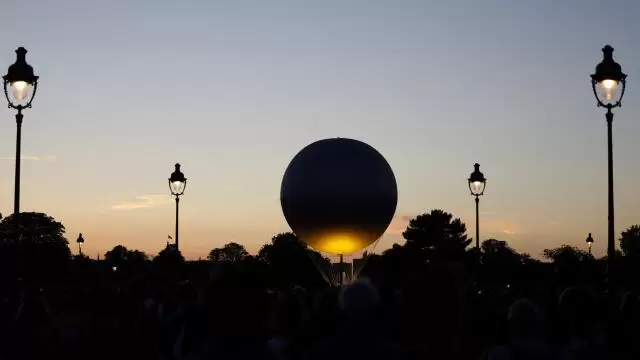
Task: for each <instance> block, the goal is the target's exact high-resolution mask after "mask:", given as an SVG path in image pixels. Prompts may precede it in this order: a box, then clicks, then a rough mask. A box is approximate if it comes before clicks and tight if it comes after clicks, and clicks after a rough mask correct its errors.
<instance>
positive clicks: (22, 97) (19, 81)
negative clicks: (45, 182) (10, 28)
mask: <svg viewBox="0 0 640 360" xmlns="http://www.w3.org/2000/svg"><path fill="white" fill-rule="evenodd" d="M26 56H27V50H26V49H25V48H23V47H19V48H18V49H17V50H16V62H15V63H13V65H11V66H9V69H8V70H7V75H4V76H3V77H2V79H3V81H4V95H5V97H6V98H7V102H8V103H9V108H12V109H16V110H17V113H16V124H17V131H16V170H15V184H14V186H15V191H14V198H13V213H14V214H18V213H20V155H21V149H20V148H21V141H22V110H24V109H28V108H30V107H31V103H32V102H33V98H34V97H35V96H36V90H37V89H38V76H36V75H34V74H33V68H32V67H31V65H29V64H27V60H26Z"/></svg>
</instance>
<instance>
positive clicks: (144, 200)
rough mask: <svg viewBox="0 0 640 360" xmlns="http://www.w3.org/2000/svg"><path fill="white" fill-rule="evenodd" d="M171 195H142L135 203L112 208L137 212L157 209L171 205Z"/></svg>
mask: <svg viewBox="0 0 640 360" xmlns="http://www.w3.org/2000/svg"><path fill="white" fill-rule="evenodd" d="M171 202H172V200H171V197H170V196H169V195H140V196H136V198H135V200H133V201H124V202H121V203H118V204H115V205H112V206H111V209H113V210H136V209H149V208H157V207H161V206H165V205H168V204H171Z"/></svg>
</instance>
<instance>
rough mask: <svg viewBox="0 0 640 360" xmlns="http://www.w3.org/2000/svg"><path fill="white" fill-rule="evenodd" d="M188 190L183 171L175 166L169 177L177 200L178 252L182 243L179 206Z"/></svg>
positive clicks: (170, 187) (176, 234)
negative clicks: (182, 196) (181, 197)
mask: <svg viewBox="0 0 640 360" xmlns="http://www.w3.org/2000/svg"><path fill="white" fill-rule="evenodd" d="M186 188H187V178H185V177H184V174H183V173H182V171H180V164H176V165H175V170H174V171H173V172H172V173H171V176H170V177H169V190H171V195H173V196H174V197H175V199H176V233H175V238H176V250H180V247H179V246H180V242H179V233H178V215H179V212H178V210H179V204H180V196H181V195H182V194H184V190H185V189H186Z"/></svg>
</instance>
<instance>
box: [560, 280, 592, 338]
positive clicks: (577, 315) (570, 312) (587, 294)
mask: <svg viewBox="0 0 640 360" xmlns="http://www.w3.org/2000/svg"><path fill="white" fill-rule="evenodd" d="M559 305H560V306H559V310H560V316H561V317H562V319H564V321H565V325H566V326H568V327H569V328H571V329H572V330H574V331H579V332H580V331H586V330H588V329H589V328H590V327H591V325H592V324H593V323H594V320H595V319H594V314H595V313H596V305H597V303H596V297H595V295H594V294H593V292H592V291H591V290H589V289H587V288H585V287H581V286H574V287H570V288H567V289H566V290H565V291H564V292H563V293H562V295H560V301H559Z"/></svg>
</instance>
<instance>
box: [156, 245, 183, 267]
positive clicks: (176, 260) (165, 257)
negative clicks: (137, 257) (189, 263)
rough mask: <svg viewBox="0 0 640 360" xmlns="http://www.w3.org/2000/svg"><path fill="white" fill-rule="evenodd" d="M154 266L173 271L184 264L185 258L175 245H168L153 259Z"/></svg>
mask: <svg viewBox="0 0 640 360" xmlns="http://www.w3.org/2000/svg"><path fill="white" fill-rule="evenodd" d="M153 264H155V265H157V266H160V267H161V268H164V269H166V270H171V269H172V268H175V267H179V266H180V265H182V264H184V257H183V256H182V253H181V252H180V250H178V249H177V248H176V246H175V245H174V244H169V243H167V246H166V247H165V248H164V249H162V250H160V252H159V253H158V255H157V256H156V257H154V258H153Z"/></svg>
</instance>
